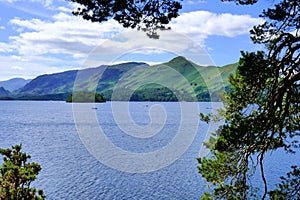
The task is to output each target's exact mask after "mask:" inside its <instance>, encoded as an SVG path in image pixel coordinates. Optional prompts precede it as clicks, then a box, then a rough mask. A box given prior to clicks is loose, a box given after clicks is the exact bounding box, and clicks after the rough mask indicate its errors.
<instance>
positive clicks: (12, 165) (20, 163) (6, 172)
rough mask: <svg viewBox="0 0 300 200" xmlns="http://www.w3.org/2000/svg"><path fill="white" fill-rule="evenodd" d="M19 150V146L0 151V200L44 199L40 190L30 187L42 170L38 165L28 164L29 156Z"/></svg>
mask: <svg viewBox="0 0 300 200" xmlns="http://www.w3.org/2000/svg"><path fill="white" fill-rule="evenodd" d="M21 149H22V146H21V145H16V146H13V147H12V149H0V154H1V155H2V156H3V161H4V162H3V164H2V166H1V168H0V199H4V200H42V199H45V195H44V193H43V191H42V190H37V189H36V188H31V187H30V184H31V183H32V182H33V181H34V180H35V179H36V178H37V175H38V174H39V172H40V171H41V169H42V168H41V166H40V165H39V164H38V163H35V162H32V163H28V162H27V161H28V159H30V157H31V156H30V155H29V154H26V153H24V152H22V151H21Z"/></svg>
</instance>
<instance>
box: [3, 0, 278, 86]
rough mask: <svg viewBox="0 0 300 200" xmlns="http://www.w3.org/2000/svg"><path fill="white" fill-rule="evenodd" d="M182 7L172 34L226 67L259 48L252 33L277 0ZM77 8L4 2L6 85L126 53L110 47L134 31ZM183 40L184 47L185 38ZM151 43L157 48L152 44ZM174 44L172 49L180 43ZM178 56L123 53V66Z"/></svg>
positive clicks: (34, 0) (57, 1) (203, 0)
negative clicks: (101, 54)
mask: <svg viewBox="0 0 300 200" xmlns="http://www.w3.org/2000/svg"><path fill="white" fill-rule="evenodd" d="M182 3H183V9H182V10H181V15H180V16H179V17H178V18H177V19H175V20H174V21H172V23H171V25H170V26H171V27H172V31H174V32H176V33H178V34H182V35H183V36H185V37H188V38H190V39H191V40H193V41H194V42H195V43H196V44H197V45H200V46H201V47H202V48H203V50H204V51H205V52H207V54H208V55H209V56H210V58H211V60H212V62H213V63H214V64H215V65H218V66H223V65H226V64H229V63H234V62H237V61H238V59H239V56H240V51H241V50H247V51H255V50H258V48H259V46H257V45H253V44H252V42H251V40H250V39H249V30H250V28H251V27H253V25H257V24H259V23H262V22H263V19H260V18H259V17H258V15H259V14H260V13H261V11H262V10H263V9H264V8H267V7H270V6H272V5H273V3H274V1H265V0H262V1H260V2H259V3H258V4H256V5H254V6H237V5H235V4H234V3H222V2H221V1H220V0H194V1H192V0H191V1H183V2H182ZM75 8H76V5H75V4H73V3H71V2H69V1H66V0H26V1H25V0H0V9H1V11H0V13H1V14H0V81H1V80H7V79H10V78H14V77H23V78H35V77H36V76H38V75H41V74H49V73H54V72H60V71H65V70H70V69H78V68H81V67H82V65H83V63H85V62H86V60H87V59H88V57H89V55H90V54H91V51H93V50H95V48H97V47H98V46H101V45H102V47H103V48H102V49H105V53H106V54H108V53H110V52H114V53H115V54H116V55H117V54H118V53H120V52H118V51H116V46H114V45H111V44H115V43H110V45H111V46H105V45H107V41H108V40H110V39H112V38H114V40H116V38H118V37H119V34H122V33H124V32H126V31H127V32H128V31H130V30H128V29H124V28H122V26H120V25H119V24H118V23H117V22H115V21H113V20H109V21H107V22H105V23H102V24H98V23H91V22H88V21H84V20H82V19H81V18H80V17H76V16H73V15H72V14H71V11H72V10H74V9H75ZM143 40H146V39H143ZM162 41H163V40H162ZM177 41H178V43H180V39H179V40H177ZM176 43H177V42H176ZM147 44H148V45H150V46H151V41H149V42H148V43H147ZM123 45H124V44H123ZM168 45H169V46H168V49H172V48H173V46H172V45H175V44H174V41H173V42H170V41H169V44H168ZM162 46H164V45H163V44H162ZM104 47H105V48H104ZM118 48H119V47H118ZM175 55H177V54H174V53H173V52H170V51H169V52H167V53H166V52H163V51H159V50H155V51H150V52H149V51H146V52H144V51H143V50H139V51H138V52H127V53H126V55H124V50H123V51H122V55H120V59H119V61H118V62H121V61H122V62H123V61H124V62H125V61H145V62H148V63H150V64H154V63H158V62H164V61H167V60H168V59H170V58H171V57H172V56H175ZM98 64H99V65H100V64H106V63H105V62H104V60H103V62H99V63H96V64H95V65H98ZM199 64H205V63H199ZM92 67H95V66H92Z"/></svg>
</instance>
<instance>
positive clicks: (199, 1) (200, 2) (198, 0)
mask: <svg viewBox="0 0 300 200" xmlns="http://www.w3.org/2000/svg"><path fill="white" fill-rule="evenodd" d="M187 3H188V4H190V5H196V4H203V3H206V1H205V0H196V1H195V0H189V1H187Z"/></svg>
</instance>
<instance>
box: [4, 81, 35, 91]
mask: <svg viewBox="0 0 300 200" xmlns="http://www.w3.org/2000/svg"><path fill="white" fill-rule="evenodd" d="M30 81H31V79H23V78H13V79H9V80H7V81H0V87H3V88H5V90H8V91H9V92H13V91H14V90H17V89H19V88H21V87H23V86H25V85H26V84H27V83H29V82H30Z"/></svg>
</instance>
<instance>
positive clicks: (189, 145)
mask: <svg viewBox="0 0 300 200" xmlns="http://www.w3.org/2000/svg"><path fill="white" fill-rule="evenodd" d="M74 105H75V104H68V103H65V102H55V101H54V102H51V101H43V102H42V101H41V102H38V101H0V113H1V115H0V124H1V130H0V147H1V148H8V147H11V146H13V145H15V144H20V143H21V144H22V145H23V150H24V151H25V152H27V153H29V154H31V155H32V159H31V161H35V162H38V163H40V164H41V166H42V171H41V173H40V175H39V176H38V180H37V181H36V182H35V185H36V186H37V187H38V188H41V189H44V192H45V193H46V195H47V199H199V197H200V196H201V194H202V193H203V191H204V190H205V187H206V186H205V182H204V181H203V180H202V178H201V176H200V174H198V170H197V165H198V163H197V161H196V158H197V157H199V153H200V154H201V152H199V151H200V148H201V144H202V141H203V140H204V138H205V136H206V133H207V132H208V130H213V129H214V128H216V127H217V125H215V126H208V125H207V124H206V123H203V122H200V121H199V117H198V114H199V112H204V113H208V112H211V111H212V110H215V109H216V108H218V107H221V106H222V104H221V103H214V104H211V103H209V102H205V103H204V102H200V103H178V102H164V103H158V102H129V103H124V102H115V103H111V102H107V103H103V104H95V105H94V104H76V105H75V106H74ZM127 107H128V111H127V110H126V108H127ZM99 127H100V129H101V131H102V133H101V134H100V133H98V132H97V131H99V130H100V129H99ZM98 129H99V130H98ZM202 153H203V152H202ZM291 159H292V160H293V161H295V162H298V164H299V160H300V156H299V153H298V154H296V155H293V156H287V155H286V154H285V153H284V152H276V153H273V155H272V156H269V157H268V158H267V161H266V162H267V163H268V164H270V166H271V167H269V168H268V169H266V170H267V171H268V172H267V173H268V174H267V177H268V178H269V179H270V181H272V182H274V183H275V182H276V180H278V177H279V176H280V175H283V174H284V173H285V167H286V166H288V165H290V160H291ZM279 161H280V163H279ZM257 184H259V181H258V182H257Z"/></svg>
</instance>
